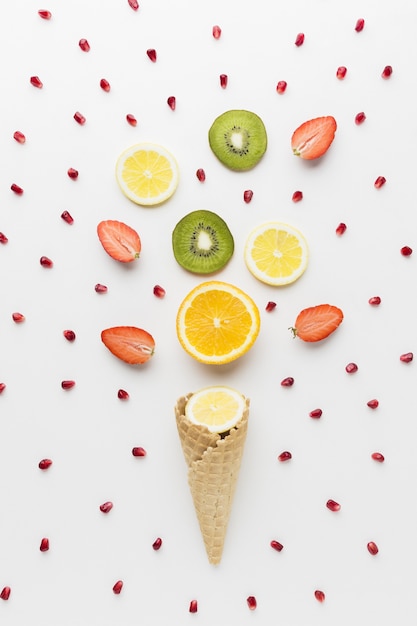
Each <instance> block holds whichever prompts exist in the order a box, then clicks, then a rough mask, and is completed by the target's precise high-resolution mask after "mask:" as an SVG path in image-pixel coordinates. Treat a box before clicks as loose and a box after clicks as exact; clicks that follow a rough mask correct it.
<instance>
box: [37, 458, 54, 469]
mask: <svg viewBox="0 0 417 626" xmlns="http://www.w3.org/2000/svg"><path fill="white" fill-rule="evenodd" d="M51 465H52V461H51V459H42V460H41V461H39V464H38V467H39V469H41V470H47V469H48V468H50V467H51Z"/></svg>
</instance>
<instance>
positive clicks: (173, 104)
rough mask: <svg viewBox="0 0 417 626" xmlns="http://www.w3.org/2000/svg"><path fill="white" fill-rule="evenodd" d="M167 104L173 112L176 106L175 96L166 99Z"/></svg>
mask: <svg viewBox="0 0 417 626" xmlns="http://www.w3.org/2000/svg"><path fill="white" fill-rule="evenodd" d="M167 103H168V106H169V108H170V109H172V110H173V111H175V107H176V106H177V100H176V98H175V96H169V98H168V99H167Z"/></svg>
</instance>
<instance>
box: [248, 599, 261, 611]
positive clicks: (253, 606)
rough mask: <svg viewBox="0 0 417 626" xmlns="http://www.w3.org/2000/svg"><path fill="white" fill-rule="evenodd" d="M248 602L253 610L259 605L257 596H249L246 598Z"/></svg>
mask: <svg viewBox="0 0 417 626" xmlns="http://www.w3.org/2000/svg"><path fill="white" fill-rule="evenodd" d="M246 602H247V604H248V607H249V608H250V610H251V611H254V610H255V609H256V607H257V605H258V603H257V602H256V598H255V596H248V597H247V598H246Z"/></svg>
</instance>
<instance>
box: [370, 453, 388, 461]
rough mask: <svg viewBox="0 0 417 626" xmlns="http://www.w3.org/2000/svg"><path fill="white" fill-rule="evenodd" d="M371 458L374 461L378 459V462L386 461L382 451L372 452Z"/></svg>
mask: <svg viewBox="0 0 417 626" xmlns="http://www.w3.org/2000/svg"><path fill="white" fill-rule="evenodd" d="M371 458H372V459H373V460H374V461H378V463H383V462H384V461H385V457H384V455H383V454H381V453H380V452H372V454H371Z"/></svg>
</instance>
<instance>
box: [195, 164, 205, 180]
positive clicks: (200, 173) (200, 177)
mask: <svg viewBox="0 0 417 626" xmlns="http://www.w3.org/2000/svg"><path fill="white" fill-rule="evenodd" d="M195 175H196V176H197V178H198V180H199V181H200V183H204V181H205V180H206V173H205V171H204V170H203V168H202V167H199V168H198V170H197V171H196V173H195Z"/></svg>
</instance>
